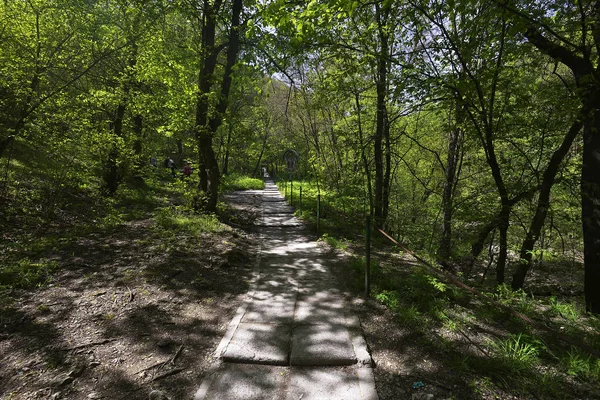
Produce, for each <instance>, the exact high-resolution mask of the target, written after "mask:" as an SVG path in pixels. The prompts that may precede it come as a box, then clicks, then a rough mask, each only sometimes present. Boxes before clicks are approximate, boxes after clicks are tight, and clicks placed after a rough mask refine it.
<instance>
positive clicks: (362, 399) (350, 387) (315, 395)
mask: <svg viewBox="0 0 600 400" xmlns="http://www.w3.org/2000/svg"><path fill="white" fill-rule="evenodd" d="M361 383H362V381H361V377H360V376H359V373H358V371H357V370H356V369H355V368H348V367H346V368H318V369H317V368H292V370H291V374H290V386H289V390H288V393H287V396H286V399H287V400H297V399H302V400H324V399H327V400H349V399H353V400H366V399H369V400H373V397H368V396H369V395H370V393H369V390H368V389H369V388H368V387H367V385H361ZM365 383H366V382H365ZM363 386H364V387H363Z"/></svg>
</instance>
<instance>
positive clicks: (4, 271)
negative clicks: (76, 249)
mask: <svg viewBox="0 0 600 400" xmlns="http://www.w3.org/2000/svg"><path fill="white" fill-rule="evenodd" d="M58 268H59V265H58V263H57V262H56V261H52V260H47V259H43V258H42V259H39V260H36V261H33V260H30V259H29V258H22V259H20V260H18V261H14V262H9V263H7V264H4V265H2V266H0V290H2V291H4V290H7V289H10V288H16V289H29V288H32V287H35V286H39V285H41V284H43V283H45V282H46V281H48V280H49V279H50V278H51V276H52V273H54V272H55V271H56V270H58Z"/></svg>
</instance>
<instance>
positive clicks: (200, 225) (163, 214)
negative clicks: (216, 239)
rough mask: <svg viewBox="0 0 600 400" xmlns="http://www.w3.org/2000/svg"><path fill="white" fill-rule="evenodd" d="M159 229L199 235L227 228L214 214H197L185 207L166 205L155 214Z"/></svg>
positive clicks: (167, 231)
mask: <svg viewBox="0 0 600 400" xmlns="http://www.w3.org/2000/svg"><path fill="white" fill-rule="evenodd" d="M154 221H155V222H156V225H157V228H158V229H159V231H161V232H164V233H175V232H180V233H186V234H189V235H192V236H196V237H199V236H200V235H201V234H202V233H209V232H221V231H223V230H224V229H225V228H224V227H225V226H224V225H223V224H221V222H220V221H219V219H218V218H217V217H216V216H215V215H213V214H195V213H192V212H191V211H190V210H188V209H187V208H185V207H181V206H179V207H177V206H173V207H165V208H160V209H158V210H156V212H155V215H154Z"/></svg>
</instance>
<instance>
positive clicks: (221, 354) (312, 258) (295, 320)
mask: <svg viewBox="0 0 600 400" xmlns="http://www.w3.org/2000/svg"><path fill="white" fill-rule="evenodd" d="M242 195H246V196H256V195H260V196H261V203H262V215H261V217H260V219H259V221H258V222H257V225H259V226H260V228H259V230H260V233H261V249H260V254H259V256H258V257H257V263H256V265H255V277H254V279H253V283H252V285H251V288H250V291H249V292H248V295H247V298H246V301H245V303H244V304H243V305H242V306H240V308H239V309H238V312H237V314H236V316H235V317H234V318H233V320H232V321H231V323H230V324H229V328H228V330H227V332H226V334H225V336H224V337H223V339H222V340H221V343H220V344H219V347H218V348H217V350H216V354H215V355H216V357H217V358H218V359H219V361H220V362H219V363H218V365H216V366H215V367H214V368H213V370H212V371H210V372H209V373H208V374H207V376H206V377H205V379H204V381H203V382H202V385H201V386H200V389H198V391H197V393H196V395H195V400H201V399H228V400H237V399H288V400H291V399H296V400H299V399H302V400H309V399H315V400H316V399H328V400H334V399H339V400H342V399H344V400H353V399H364V400H376V399H377V393H376V391H375V385H374V381H373V374H372V370H371V366H372V361H371V357H370V355H369V353H368V352H367V346H366V343H365V341H364V339H363V337H362V333H361V330H360V323H359V321H358V319H357V318H356V317H354V316H352V315H349V314H348V312H347V310H348V308H347V307H346V304H345V300H344V297H343V296H342V294H341V293H340V291H339V290H338V289H337V288H336V281H335V278H334V277H333V276H332V275H331V273H330V272H329V270H328V268H327V266H326V265H325V263H324V258H323V254H322V253H321V251H320V249H319V247H318V245H317V243H316V242H315V241H313V240H311V239H309V237H308V236H309V235H308V234H307V232H306V230H305V229H304V227H303V226H302V223H301V222H300V221H299V220H298V219H296V218H295V217H294V216H293V211H294V210H293V208H292V207H290V206H289V205H287V203H286V202H285V200H284V199H283V197H282V196H281V194H280V193H279V191H278V190H277V186H275V184H274V183H273V182H272V181H270V182H267V185H266V188H265V190H264V191H248V192H244V194H242Z"/></svg>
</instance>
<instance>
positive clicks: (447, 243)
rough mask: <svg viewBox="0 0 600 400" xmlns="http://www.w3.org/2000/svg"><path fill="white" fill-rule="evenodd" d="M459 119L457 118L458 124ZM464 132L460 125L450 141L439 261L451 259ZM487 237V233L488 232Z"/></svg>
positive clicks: (438, 254)
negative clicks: (457, 174) (461, 144)
mask: <svg viewBox="0 0 600 400" xmlns="http://www.w3.org/2000/svg"><path fill="white" fill-rule="evenodd" d="M458 122H459V120H458V118H457V124H458ZM461 138H462V132H461V130H460V128H459V127H458V126H456V127H455V128H454V129H452V130H451V131H450V140H449V141H448V156H447V160H446V180H445V181H444V193H443V195H442V209H443V222H442V238H441V240H440V246H439V248H438V252H437V259H438V261H439V262H445V261H448V260H449V259H450V255H451V253H452V251H451V244H452V213H453V209H454V206H453V198H454V187H455V185H456V170H457V167H458V160H459V158H460V151H459V149H460V143H461ZM486 237H487V234H486Z"/></svg>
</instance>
